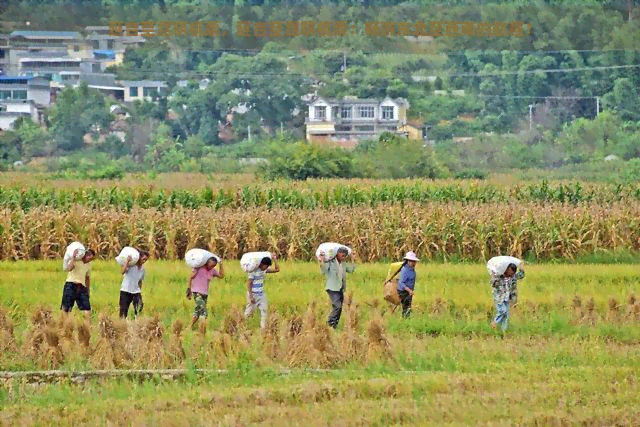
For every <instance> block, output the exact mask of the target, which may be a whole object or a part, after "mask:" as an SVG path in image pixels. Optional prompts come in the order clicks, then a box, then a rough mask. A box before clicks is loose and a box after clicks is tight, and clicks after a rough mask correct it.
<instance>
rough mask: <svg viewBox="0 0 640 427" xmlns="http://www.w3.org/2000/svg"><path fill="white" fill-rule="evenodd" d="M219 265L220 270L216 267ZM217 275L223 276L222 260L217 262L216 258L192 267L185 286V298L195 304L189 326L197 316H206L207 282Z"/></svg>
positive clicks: (220, 277)
mask: <svg viewBox="0 0 640 427" xmlns="http://www.w3.org/2000/svg"><path fill="white" fill-rule="evenodd" d="M216 266H219V268H220V270H219V271H218V269H216ZM214 277H217V278H219V279H222V278H224V268H223V266H222V260H220V262H219V263H218V260H217V259H216V258H213V257H212V258H209V259H208V260H207V262H206V264H205V265H204V266H202V267H200V268H194V269H193V274H192V275H191V279H190V280H189V287H188V288H187V298H188V299H191V297H192V296H193V300H194V302H195V304H196V306H195V309H194V311H193V319H191V328H192V329H193V328H194V327H195V325H196V322H197V321H198V319H199V318H201V317H204V318H206V317H207V298H208V296H209V282H211V279H213V278H214Z"/></svg>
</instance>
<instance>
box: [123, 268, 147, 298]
mask: <svg viewBox="0 0 640 427" xmlns="http://www.w3.org/2000/svg"><path fill="white" fill-rule="evenodd" d="M142 279H144V268H143V267H138V266H137V265H134V266H131V267H129V270H127V272H126V273H124V277H123V278H122V285H121V286H120V290H121V291H123V292H128V293H130V294H139V293H140V281H141V280H142Z"/></svg>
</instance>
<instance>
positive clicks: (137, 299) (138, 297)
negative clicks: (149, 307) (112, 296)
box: [120, 291, 142, 318]
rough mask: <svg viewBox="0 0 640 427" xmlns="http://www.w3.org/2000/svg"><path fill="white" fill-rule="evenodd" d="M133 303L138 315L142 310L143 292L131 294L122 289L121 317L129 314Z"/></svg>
mask: <svg viewBox="0 0 640 427" xmlns="http://www.w3.org/2000/svg"><path fill="white" fill-rule="evenodd" d="M131 303H133V312H134V314H135V315H136V316H138V313H139V312H140V310H142V294H140V293H137V294H130V293H129V292H125V291H120V317H122V318H125V317H127V314H129V306H130V305H131Z"/></svg>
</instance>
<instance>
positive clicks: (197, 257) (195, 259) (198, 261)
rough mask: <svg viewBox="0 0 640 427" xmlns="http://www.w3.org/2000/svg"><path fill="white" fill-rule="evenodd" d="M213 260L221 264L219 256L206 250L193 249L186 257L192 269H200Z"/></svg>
mask: <svg viewBox="0 0 640 427" xmlns="http://www.w3.org/2000/svg"><path fill="white" fill-rule="evenodd" d="M211 258H215V259H216V261H218V262H220V257H219V256H217V255H216V254H214V253H211V252H209V251H206V250H204V249H197V248H196V249H191V250H190V251H188V252H187V253H186V254H185V255H184V260H185V262H186V263H187V265H188V266H189V267H191V268H200V267H202V266H204V265H205V264H206V263H207V261H209V259H211Z"/></svg>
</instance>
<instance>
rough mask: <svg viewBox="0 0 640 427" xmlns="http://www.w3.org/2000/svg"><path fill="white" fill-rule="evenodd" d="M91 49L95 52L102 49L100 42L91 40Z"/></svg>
mask: <svg viewBox="0 0 640 427" xmlns="http://www.w3.org/2000/svg"><path fill="white" fill-rule="evenodd" d="M91 47H92V48H94V49H95V50H99V49H100V42H99V41H98V40H91Z"/></svg>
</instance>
